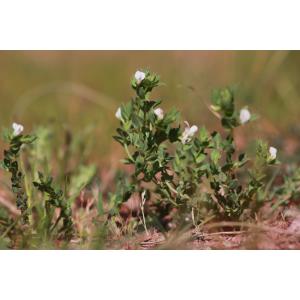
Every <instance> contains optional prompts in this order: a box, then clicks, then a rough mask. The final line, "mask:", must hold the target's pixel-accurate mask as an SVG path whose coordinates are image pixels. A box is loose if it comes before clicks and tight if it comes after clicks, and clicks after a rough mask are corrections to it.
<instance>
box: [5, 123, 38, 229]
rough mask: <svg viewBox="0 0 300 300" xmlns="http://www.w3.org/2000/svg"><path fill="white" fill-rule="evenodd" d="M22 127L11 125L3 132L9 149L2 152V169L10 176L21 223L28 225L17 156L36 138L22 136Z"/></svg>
mask: <svg viewBox="0 0 300 300" xmlns="http://www.w3.org/2000/svg"><path fill="white" fill-rule="evenodd" d="M23 129H24V128H23V126H22V125H20V124H16V123H13V125H12V130H5V131H4V139H5V141H6V142H8V143H9V149H8V150H4V153H3V156H4V158H3V161H2V167H3V168H4V170H6V171H8V172H10V174H11V187H12V192H13V193H14V194H15V195H16V205H17V208H18V209H19V210H20V211H21V214H22V221H23V223H24V224H26V223H28V214H29V211H28V203H27V200H28V197H27V194H26V192H25V188H24V174H23V173H22V171H21V169H20V164H19V155H20V150H21V148H22V147H23V146H24V145H26V144H31V143H32V142H33V141H34V140H35V139H36V137H35V136H33V135H23V134H21V133H22V131H23Z"/></svg>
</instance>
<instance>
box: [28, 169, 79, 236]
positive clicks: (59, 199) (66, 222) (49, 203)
mask: <svg viewBox="0 0 300 300" xmlns="http://www.w3.org/2000/svg"><path fill="white" fill-rule="evenodd" d="M33 185H34V186H35V187H36V188H37V189H38V190H39V191H40V192H42V193H45V194H47V196H48V199H47V200H46V202H45V225H46V226H45V227H46V228H47V229H48V230H49V232H52V231H53V230H54V229H55V228H56V226H57V224H59V221H60V220H62V221H63V225H62V227H61V228H60V230H59V233H62V234H63V237H64V239H66V240H70V239H71V238H72V236H73V221H72V211H71V207H70V204H69V203H68V202H67V201H66V199H65V198H64V197H63V192H62V190H60V189H55V188H54V187H53V178H52V177H47V178H45V177H44V175H43V174H42V173H40V172H39V181H34V182H33ZM55 208H59V210H60V213H59V216H58V218H57V219H56V221H55V223H54V224H53V225H52V220H53V215H54V210H55Z"/></svg>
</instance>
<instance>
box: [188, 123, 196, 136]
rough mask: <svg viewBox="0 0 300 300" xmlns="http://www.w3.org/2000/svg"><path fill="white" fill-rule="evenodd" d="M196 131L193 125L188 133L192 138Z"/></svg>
mask: <svg viewBox="0 0 300 300" xmlns="http://www.w3.org/2000/svg"><path fill="white" fill-rule="evenodd" d="M197 131H198V127H197V126H196V125H193V126H192V127H191V128H190V130H189V133H190V135H191V136H193V135H194V134H195V133H196V132H197Z"/></svg>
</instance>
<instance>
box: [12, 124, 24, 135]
mask: <svg viewBox="0 0 300 300" xmlns="http://www.w3.org/2000/svg"><path fill="white" fill-rule="evenodd" d="M12 128H13V131H14V132H13V135H14V136H17V135H19V134H20V133H22V131H23V130H24V127H23V125H21V124H17V123H13V124H12Z"/></svg>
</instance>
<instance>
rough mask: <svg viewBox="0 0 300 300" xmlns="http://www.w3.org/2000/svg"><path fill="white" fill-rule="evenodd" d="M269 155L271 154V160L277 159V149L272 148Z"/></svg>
mask: <svg viewBox="0 0 300 300" xmlns="http://www.w3.org/2000/svg"><path fill="white" fill-rule="evenodd" d="M269 153H270V157H271V159H276V157H277V149H276V148H274V147H270V148H269Z"/></svg>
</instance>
